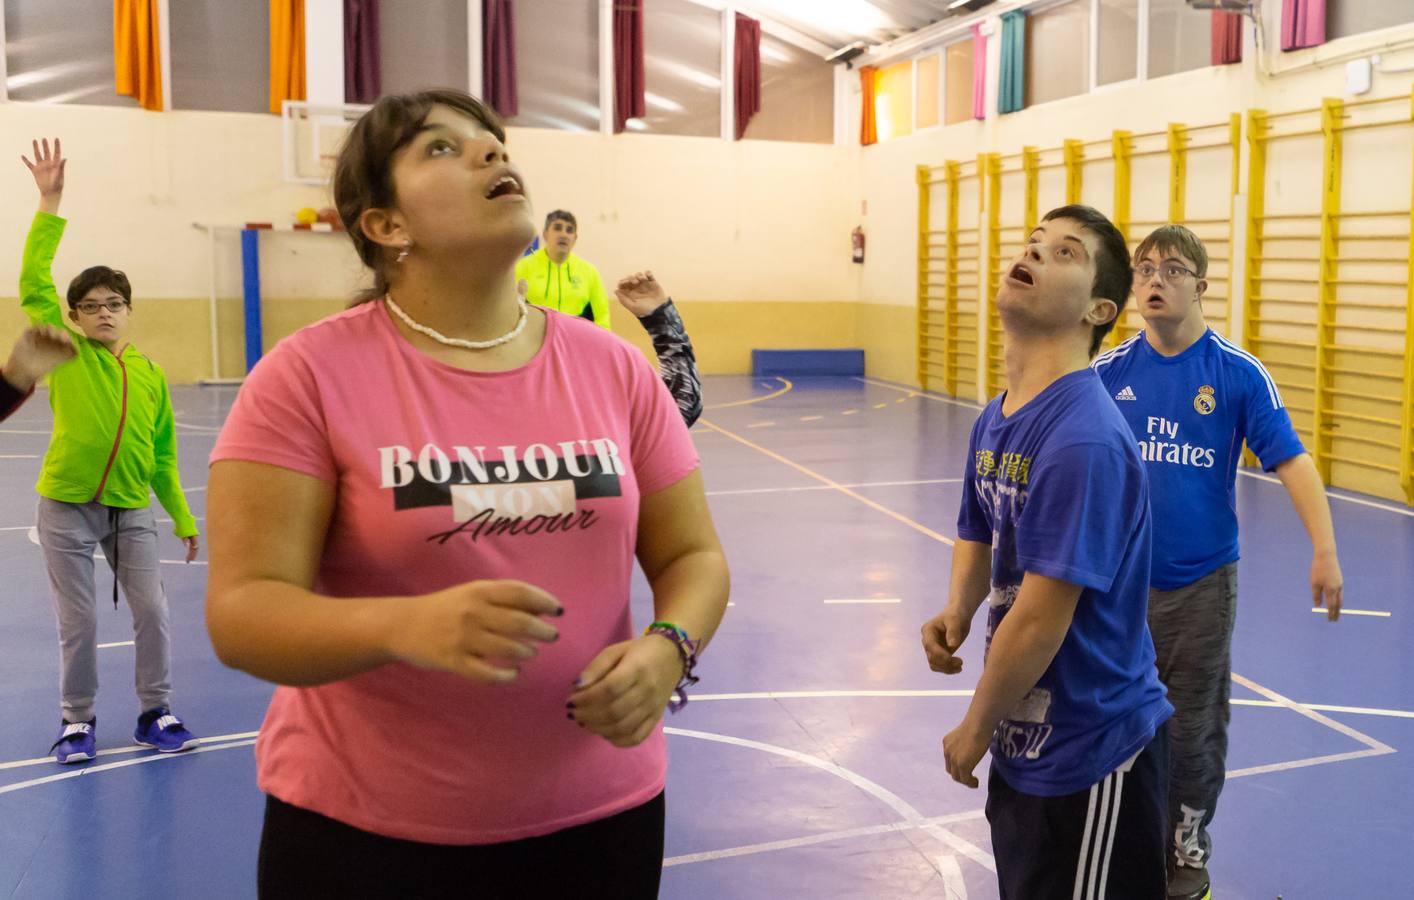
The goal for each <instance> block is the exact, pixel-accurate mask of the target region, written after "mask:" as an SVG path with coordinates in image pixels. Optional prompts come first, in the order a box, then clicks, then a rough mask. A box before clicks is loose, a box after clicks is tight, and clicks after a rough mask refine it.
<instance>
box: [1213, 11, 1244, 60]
mask: <svg viewBox="0 0 1414 900" xmlns="http://www.w3.org/2000/svg"><path fill="white" fill-rule="evenodd" d="M1212 60H1213V65H1215V66H1225V65H1228V64H1229V63H1235V62H1242V14H1241V13H1225V12H1219V11H1217V10H1213V55H1212Z"/></svg>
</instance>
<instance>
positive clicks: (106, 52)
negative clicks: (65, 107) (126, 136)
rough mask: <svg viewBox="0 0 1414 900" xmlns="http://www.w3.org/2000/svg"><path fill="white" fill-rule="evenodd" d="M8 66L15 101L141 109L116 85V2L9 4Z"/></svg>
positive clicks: (13, 0)
mask: <svg viewBox="0 0 1414 900" xmlns="http://www.w3.org/2000/svg"><path fill="white" fill-rule="evenodd" d="M5 65H6V69H7V77H6V79H5V87H6V89H7V90H8V91H9V94H10V99H11V100H32V101H41V102H48V103H88V104H96V105H103V106H132V107H136V106H137V105H138V103H137V101H136V100H134V99H133V98H131V97H120V96H118V94H117V92H116V91H115V89H114V86H113V84H114V77H113V3H112V0H73V2H69V3H62V4H61V3H55V2H54V0H5Z"/></svg>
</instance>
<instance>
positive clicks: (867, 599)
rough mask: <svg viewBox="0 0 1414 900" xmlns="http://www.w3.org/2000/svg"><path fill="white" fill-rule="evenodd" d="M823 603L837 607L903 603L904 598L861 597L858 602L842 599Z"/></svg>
mask: <svg viewBox="0 0 1414 900" xmlns="http://www.w3.org/2000/svg"><path fill="white" fill-rule="evenodd" d="M823 602H824V603H825V604H826V605H836V606H839V605H844V604H847V603H902V602H903V598H902V597H860V598H859V599H857V600H851V599H841V600H825V601H823Z"/></svg>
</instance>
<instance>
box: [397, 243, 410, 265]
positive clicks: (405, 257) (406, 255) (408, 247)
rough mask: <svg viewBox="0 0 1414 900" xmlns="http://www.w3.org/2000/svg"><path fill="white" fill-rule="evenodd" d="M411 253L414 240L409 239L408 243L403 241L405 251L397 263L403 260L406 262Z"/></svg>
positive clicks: (400, 254)
mask: <svg viewBox="0 0 1414 900" xmlns="http://www.w3.org/2000/svg"><path fill="white" fill-rule="evenodd" d="M411 252H412V238H408V239H407V240H406V241H403V249H402V252H401V253H399V254H398V258H397V260H396V261H397V262H402V261H403V260H405V259H407V258H408V254H409V253H411Z"/></svg>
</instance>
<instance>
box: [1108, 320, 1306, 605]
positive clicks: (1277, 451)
mask: <svg viewBox="0 0 1414 900" xmlns="http://www.w3.org/2000/svg"><path fill="white" fill-rule="evenodd" d="M1092 367H1093V368H1094V369H1095V371H1096V372H1098V373H1099V375H1100V378H1101V379H1102V380H1103V381H1104V383H1105V387H1106V389H1107V391H1108V393H1109V395H1110V396H1111V397H1113V398H1114V403H1115V405H1116V406H1117V407H1119V411H1120V413H1121V414H1122V415H1123V416H1124V419H1125V421H1126V422H1128V423H1129V428H1130V430H1131V431H1132V432H1133V434H1134V438H1135V439H1136V440H1137V442H1138V449H1139V456H1140V457H1141V458H1142V459H1143V460H1144V463H1145V468H1146V469H1148V472H1149V502H1150V504H1151V506H1152V508H1153V510H1154V521H1156V522H1157V523H1158V527H1159V529H1160V531H1161V536H1160V539H1159V540H1156V541H1154V563H1153V571H1152V573H1151V577H1150V582H1151V583H1152V584H1153V586H1154V587H1156V588H1158V589H1159V590H1162V591H1171V590H1174V589H1176V588H1181V587H1183V586H1185V585H1189V584H1192V583H1193V582H1195V581H1197V580H1198V579H1200V578H1202V577H1203V576H1204V575H1207V574H1209V573H1210V572H1212V571H1214V570H1215V569H1218V568H1219V567H1221V566H1225V565H1227V564H1228V563H1230V562H1233V561H1234V560H1236V559H1237V556H1238V550H1237V487H1236V482H1237V463H1238V460H1239V458H1240V457H1241V455H1242V442H1243V441H1246V442H1247V446H1249V447H1251V448H1252V452H1253V453H1255V454H1257V458H1258V459H1260V460H1261V461H1262V466H1263V468H1265V469H1266V470H1267V471H1268V472H1270V471H1271V470H1272V469H1274V468H1276V467H1277V466H1278V465H1280V464H1281V463H1283V462H1286V461H1287V460H1288V459H1291V458H1292V457H1294V456H1299V455H1301V454H1302V453H1304V452H1306V448H1305V447H1303V446H1302V445H1301V438H1299V437H1297V435H1296V429H1295V428H1293V427H1292V425H1291V416H1290V415H1288V414H1287V411H1286V405H1285V404H1283V403H1282V400H1281V394H1280V393H1279V392H1278V391H1277V386H1276V383H1275V382H1274V381H1272V376H1270V375H1268V374H1267V370H1266V369H1264V368H1262V364H1261V363H1260V362H1258V361H1257V358H1256V357H1255V356H1253V355H1252V354H1250V353H1248V352H1247V351H1245V350H1243V349H1241V348H1240V347H1238V346H1236V345H1235V344H1233V343H1232V342H1231V341H1229V340H1228V339H1227V338H1224V337H1222V336H1221V335H1219V334H1217V333H1215V332H1213V331H1212V330H1211V329H1210V330H1208V331H1207V332H1206V333H1204V335H1203V336H1202V337H1201V338H1199V339H1198V340H1197V341H1196V342H1195V343H1194V344H1193V346H1191V347H1189V348H1188V349H1187V350H1184V351H1183V352H1182V353H1180V354H1178V355H1177V356H1163V355H1161V354H1159V353H1158V352H1157V351H1156V350H1154V348H1153V347H1151V346H1150V345H1149V341H1148V340H1147V339H1146V338H1145V336H1144V332H1140V333H1139V334H1137V335H1135V336H1134V337H1132V338H1130V339H1129V340H1127V341H1125V342H1124V343H1122V344H1120V345H1119V346H1118V347H1115V348H1114V349H1113V350H1111V351H1109V352H1108V353H1105V354H1103V355H1101V356H1100V357H1099V358H1098V359H1096V360H1095V362H1094V363H1093V364H1092Z"/></svg>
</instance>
